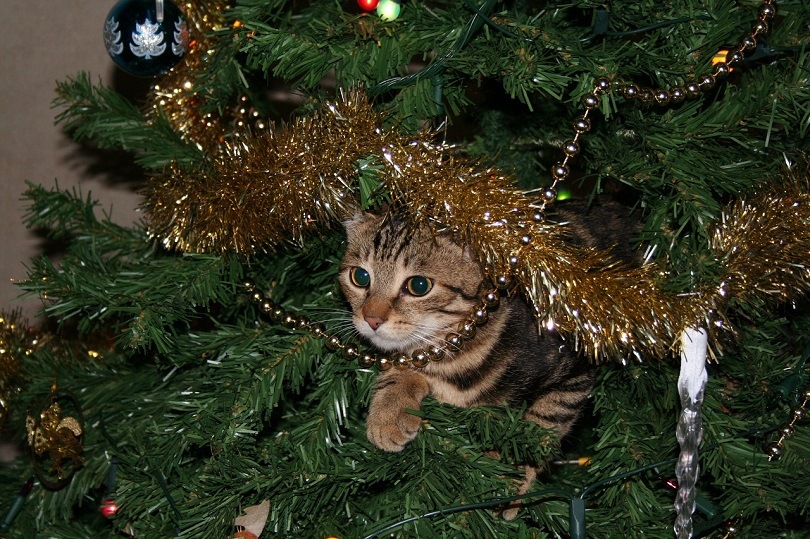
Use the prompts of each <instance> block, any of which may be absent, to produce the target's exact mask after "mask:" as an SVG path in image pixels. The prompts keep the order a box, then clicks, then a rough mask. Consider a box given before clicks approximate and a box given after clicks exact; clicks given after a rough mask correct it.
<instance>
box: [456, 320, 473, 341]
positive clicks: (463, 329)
mask: <svg viewBox="0 0 810 539" xmlns="http://www.w3.org/2000/svg"><path fill="white" fill-rule="evenodd" d="M456 331H457V332H458V334H459V335H460V336H461V338H462V339H464V340H465V341H469V340H470V339H472V338H473V337H475V324H474V323H472V322H470V321H468V320H465V321H463V322H461V323H459V325H458V327H457V328H456Z"/></svg>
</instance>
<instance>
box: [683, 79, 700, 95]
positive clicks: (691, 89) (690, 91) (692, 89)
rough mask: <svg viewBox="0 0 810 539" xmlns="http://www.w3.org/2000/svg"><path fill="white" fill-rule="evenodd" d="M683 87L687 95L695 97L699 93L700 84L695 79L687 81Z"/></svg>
mask: <svg viewBox="0 0 810 539" xmlns="http://www.w3.org/2000/svg"><path fill="white" fill-rule="evenodd" d="M684 88H685V90H686V96H687V97H692V98H695V97H697V96H699V95H700V85H699V84H698V83H697V82H696V81H693V80H692V81H689V82H687V83H686V85H685V86H684Z"/></svg>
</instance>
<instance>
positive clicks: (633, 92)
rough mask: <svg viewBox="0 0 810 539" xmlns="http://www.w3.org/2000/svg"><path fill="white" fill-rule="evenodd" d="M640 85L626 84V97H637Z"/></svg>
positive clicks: (623, 88) (624, 90)
mask: <svg viewBox="0 0 810 539" xmlns="http://www.w3.org/2000/svg"><path fill="white" fill-rule="evenodd" d="M638 92H639V89H638V86H636V85H635V84H628V85H626V86H622V95H623V96H624V98H625V99H635V98H637V97H638Z"/></svg>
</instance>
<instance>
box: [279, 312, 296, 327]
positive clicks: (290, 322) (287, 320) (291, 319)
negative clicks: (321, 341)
mask: <svg viewBox="0 0 810 539" xmlns="http://www.w3.org/2000/svg"><path fill="white" fill-rule="evenodd" d="M281 325H282V326H284V327H285V328H290V329H292V328H294V327H295V326H296V325H298V319H297V318H296V317H295V315H293V314H292V313H286V314H285V315H284V316H283V317H282V318H281Z"/></svg>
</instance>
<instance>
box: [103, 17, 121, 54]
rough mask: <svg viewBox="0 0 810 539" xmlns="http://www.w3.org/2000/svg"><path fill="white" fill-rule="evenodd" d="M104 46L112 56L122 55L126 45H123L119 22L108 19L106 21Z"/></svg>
mask: <svg viewBox="0 0 810 539" xmlns="http://www.w3.org/2000/svg"><path fill="white" fill-rule="evenodd" d="M104 46H105V47H107V52H109V53H110V55H113V54H121V53H122V52H123V50H124V44H123V43H121V31H120V30H118V21H116V20H115V19H107V20H106V21H104Z"/></svg>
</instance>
